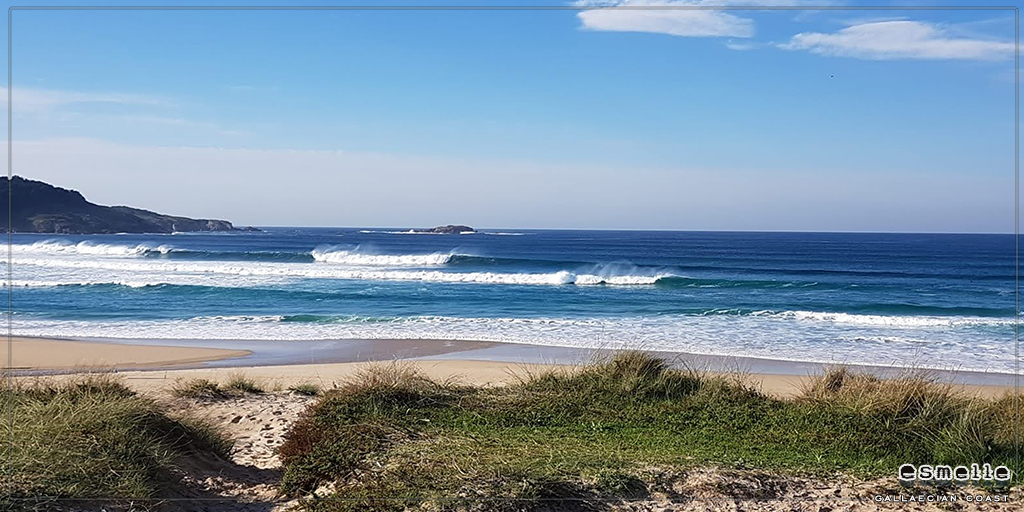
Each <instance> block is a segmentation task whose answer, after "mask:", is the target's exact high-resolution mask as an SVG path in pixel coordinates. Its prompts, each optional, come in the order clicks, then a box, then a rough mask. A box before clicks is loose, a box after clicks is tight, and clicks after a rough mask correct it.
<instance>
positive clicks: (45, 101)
mask: <svg viewBox="0 0 1024 512" xmlns="http://www.w3.org/2000/svg"><path fill="white" fill-rule="evenodd" d="M0 94H3V96H4V97H6V96H7V88H6V87H0ZM84 103H112V104H121V105H141V106H165V105H170V104H172V103H171V102H170V101H168V100H166V99H163V98H157V97H154V96H147V95H142V94H127V93H112V92H101V93H95V92H79V91H62V90H56V89H37V88H30V87H15V88H14V90H13V94H12V97H11V105H12V107H13V108H14V111H15V112H36V111H42V110H50V109H53V108H57V107H61V106H65V105H75V104H84ZM5 108H6V107H5Z"/></svg>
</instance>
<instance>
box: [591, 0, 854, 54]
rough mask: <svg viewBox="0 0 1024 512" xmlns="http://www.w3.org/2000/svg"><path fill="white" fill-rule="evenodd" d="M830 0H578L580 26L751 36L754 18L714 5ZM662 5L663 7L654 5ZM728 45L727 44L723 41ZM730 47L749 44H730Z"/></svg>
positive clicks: (823, 1)
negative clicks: (583, 8) (584, 8)
mask: <svg viewBox="0 0 1024 512" xmlns="http://www.w3.org/2000/svg"><path fill="white" fill-rule="evenodd" d="M833 3H834V1H833V0H578V1H577V2H576V3H575V5H576V6H577V7H586V8H589V9H588V10H585V11H582V12H580V13H579V14H577V17H579V19H580V21H582V22H583V27H584V28H586V29H590V30H602V31H612V32H650V33H654V34H668V35H672V36H683V37H753V35H754V20H751V19H749V18H744V17H742V16H739V15H737V14H736V13H737V12H739V11H726V10H721V9H714V7H727V6H741V7H758V6H761V7H771V6H799V5H818V6H820V5H832V4H833ZM658 7H663V9H658ZM726 46H727V47H730V48H731V46H729V45H726ZM732 46H736V48H733V49H742V50H747V49H750V48H745V47H742V48H741V46H742V45H738V44H733V45H732Z"/></svg>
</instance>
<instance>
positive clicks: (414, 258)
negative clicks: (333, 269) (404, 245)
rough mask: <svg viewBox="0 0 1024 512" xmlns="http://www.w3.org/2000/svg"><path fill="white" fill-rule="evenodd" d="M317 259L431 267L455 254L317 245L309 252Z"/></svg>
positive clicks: (444, 261)
mask: <svg viewBox="0 0 1024 512" xmlns="http://www.w3.org/2000/svg"><path fill="white" fill-rule="evenodd" d="M309 254H310V255H311V256H313V259H314V260H316V261H320V262H324V263H335V264H341V265H352V266H363V267H429V266H438V265H444V264H446V263H448V261H450V260H451V259H452V256H455V254H452V253H440V252H437V253H431V254H368V253H363V252H359V249H358V248H356V249H354V250H346V249H337V248H334V247H317V248H316V249H313V250H312V251H310V253H309Z"/></svg>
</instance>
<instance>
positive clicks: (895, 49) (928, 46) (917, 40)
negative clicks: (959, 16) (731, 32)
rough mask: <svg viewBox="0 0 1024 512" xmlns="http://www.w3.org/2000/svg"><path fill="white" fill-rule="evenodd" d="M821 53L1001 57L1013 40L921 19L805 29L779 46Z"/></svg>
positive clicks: (1005, 56)
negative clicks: (954, 30)
mask: <svg viewBox="0 0 1024 512" xmlns="http://www.w3.org/2000/svg"><path fill="white" fill-rule="evenodd" d="M779 46H780V47H781V48H784V49H787V50H805V51H809V52H811V53H816V54H819V55H834V56H838V57H853V58H858V59H870V60H895V59H931V60H954V59H959V60H1001V59H1008V58H1012V57H1013V55H1014V50H1015V46H1014V43H1012V42H1007V41H998V40H994V39H982V38H968V37H957V36H955V35H953V34H951V33H950V31H949V30H947V29H945V28H943V27H941V26H938V25H934V24H930V23H925V22H920V21H906V20H903V21H880V22H872V23H861V24H858V25H853V26H850V27H846V28H844V29H842V30H839V31H838V32H833V33H821V32H803V33H800V34H797V35H795V36H793V37H792V39H790V40H789V42H787V43H783V44H780V45H779Z"/></svg>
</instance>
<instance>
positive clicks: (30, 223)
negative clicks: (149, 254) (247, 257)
mask: <svg viewBox="0 0 1024 512" xmlns="http://www.w3.org/2000/svg"><path fill="white" fill-rule="evenodd" d="M8 209H9V210H8ZM0 211H2V212H5V213H6V212H8V211H9V212H10V218H9V219H8V220H9V222H8V223H5V224H7V225H6V226H3V227H2V228H0V229H3V230H7V229H10V230H11V231H13V232H15V233H55V234H75V235H80V234H104V233H174V232H193V231H259V230H258V229H256V228H251V227H235V226H234V225H232V224H231V223H230V222H228V221H226V220H216V219H192V218H189V217H177V216H173V215H164V214H160V213H156V212H151V211H149V210H142V209H139V208H132V207H129V206H102V205H98V204H95V203H90V202H89V201H87V200H86V199H85V197H84V196H82V194H81V193H79V192H78V191H76V190H69V189H65V188H60V187H55V186H53V185H50V184H49V183H44V182H42V181H35V180H30V179H25V178H22V177H21V176H15V177H14V178H12V179H3V180H0Z"/></svg>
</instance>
